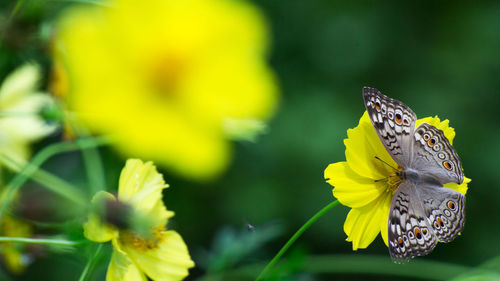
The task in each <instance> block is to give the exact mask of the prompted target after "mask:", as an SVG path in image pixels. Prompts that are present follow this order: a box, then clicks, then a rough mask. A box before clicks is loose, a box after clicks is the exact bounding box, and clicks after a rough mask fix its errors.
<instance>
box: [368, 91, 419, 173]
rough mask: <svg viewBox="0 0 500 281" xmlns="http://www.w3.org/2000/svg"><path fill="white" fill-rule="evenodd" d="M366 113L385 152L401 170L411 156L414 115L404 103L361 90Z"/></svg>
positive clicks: (380, 94)
mask: <svg viewBox="0 0 500 281" xmlns="http://www.w3.org/2000/svg"><path fill="white" fill-rule="evenodd" d="M363 98H364V101H365V107H366V111H367V112H368V116H370V120H371V121H372V124H373V127H374V128H375V131H376V132H377V134H378V136H379V137H380V140H381V141H382V143H383V144H384V146H385V148H386V149H387V152H389V154H390V155H391V157H392V158H393V159H394V161H396V163H398V164H399V166H401V167H403V168H407V167H408V164H409V161H410V157H411V154H412V151H411V149H412V146H411V143H412V136H413V131H414V128H415V122H416V119H417V117H416V115H415V113H414V112H413V111H412V110H411V109H410V108H409V107H408V106H406V105H405V104H404V103H402V102H400V101H398V100H394V99H391V98H389V97H387V96H385V95H383V94H382V93H380V91H379V90H377V89H374V88H369V87H364V88H363Z"/></svg>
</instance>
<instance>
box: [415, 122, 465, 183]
mask: <svg viewBox="0 0 500 281" xmlns="http://www.w3.org/2000/svg"><path fill="white" fill-rule="evenodd" d="M410 168H413V169H415V170H417V171H419V172H421V173H422V174H428V175H433V177H434V178H435V179H436V180H438V181H439V182H440V183H441V184H446V183H449V182H454V183H458V184H461V183H462V181H463V179H464V175H463V172H462V164H461V162H460V158H458V155H457V153H456V151H455V149H454V148H453V146H451V144H450V142H449V141H448V139H447V138H446V137H445V136H444V133H443V131H441V130H440V129H438V128H436V127H434V126H432V125H430V124H427V123H422V124H420V126H418V128H417V129H416V130H415V134H414V144H413V155H412V159H411V161H410Z"/></svg>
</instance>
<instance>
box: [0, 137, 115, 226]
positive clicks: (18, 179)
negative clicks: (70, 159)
mask: <svg viewBox="0 0 500 281" xmlns="http://www.w3.org/2000/svg"><path fill="white" fill-rule="evenodd" d="M88 139H92V141H86V139H82V140H79V141H77V142H72V143H68V142H65V143H56V144H52V145H49V146H47V147H45V148H44V149H42V150H41V151H40V152H39V153H38V154H36V155H35V156H34V157H33V158H32V160H31V162H30V163H28V165H21V164H19V163H17V162H16V161H14V160H12V159H11V158H9V157H7V156H6V155H1V154H0V161H2V162H4V163H5V164H6V165H7V166H8V167H9V168H11V169H12V170H14V171H18V172H19V173H18V174H17V175H16V176H15V177H14V178H13V179H12V180H11V181H10V182H9V184H8V185H7V189H6V191H5V192H6V196H5V197H4V198H3V202H2V204H1V205H0V221H1V219H2V217H3V215H4V214H5V212H6V211H7V208H8V206H9V205H10V203H11V202H12V200H13V199H14V196H15V194H16V192H17V190H18V189H19V188H20V187H21V186H22V185H23V184H24V183H25V182H26V181H27V180H28V179H29V178H30V177H31V178H32V179H33V180H35V181H37V182H39V183H41V184H43V185H45V186H46V187H47V188H48V189H50V190H51V191H53V192H56V193H57V194H59V195H61V196H63V197H65V198H68V199H70V200H72V201H74V202H75V203H77V204H78V205H85V204H86V203H87V202H86V200H85V196H83V194H82V193H81V192H80V191H78V190H77V189H76V188H75V187H73V186H72V185H71V184H69V183H67V182H65V181H63V180H61V179H60V178H58V177H56V176H54V175H52V174H50V173H47V172H45V171H43V170H41V169H40V168H39V167H40V166H41V165H42V164H43V163H44V162H45V161H46V160H47V159H49V158H50V157H52V156H54V155H56V154H59V153H64V152H69V151H73V150H77V149H87V148H90V147H96V146H100V145H105V144H108V143H109V142H110V141H109V139H107V138H88Z"/></svg>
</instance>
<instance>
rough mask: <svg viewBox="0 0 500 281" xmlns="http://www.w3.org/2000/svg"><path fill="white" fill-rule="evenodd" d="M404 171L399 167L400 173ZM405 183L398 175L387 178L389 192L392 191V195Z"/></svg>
mask: <svg viewBox="0 0 500 281" xmlns="http://www.w3.org/2000/svg"><path fill="white" fill-rule="evenodd" d="M401 170H402V169H401V168H400V167H398V172H399V171H401ZM401 182H403V179H402V178H400V177H399V176H398V173H395V174H394V175H390V176H389V177H388V178H387V191H390V192H391V193H392V194H394V193H395V192H396V189H398V186H399V184H400V183H401Z"/></svg>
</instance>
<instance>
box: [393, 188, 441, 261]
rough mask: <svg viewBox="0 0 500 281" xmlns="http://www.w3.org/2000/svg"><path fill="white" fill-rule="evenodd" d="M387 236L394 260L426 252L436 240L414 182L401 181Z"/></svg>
mask: <svg viewBox="0 0 500 281" xmlns="http://www.w3.org/2000/svg"><path fill="white" fill-rule="evenodd" d="M387 237H388V240H389V253H390V255H391V258H392V260H393V261H394V262H396V263H404V262H407V261H408V260H410V259H411V258H413V257H415V256H423V255H427V254H428V253H430V252H431V251H432V250H433V249H434V247H435V246H436V244H437V239H436V235H435V234H434V230H433V228H432V227H431V225H430V224H429V220H428V218H427V215H426V214H425V212H424V209H423V207H422V203H421V199H420V198H419V196H418V194H417V186H416V184H415V183H414V182H411V181H403V182H402V183H401V184H400V185H399V187H398V189H397V190H396V193H395V194H394V197H393V198H392V202H391V209H390V212H389V222H388V236H387Z"/></svg>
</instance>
